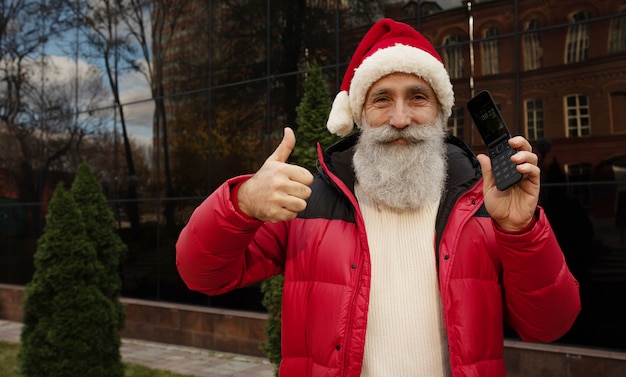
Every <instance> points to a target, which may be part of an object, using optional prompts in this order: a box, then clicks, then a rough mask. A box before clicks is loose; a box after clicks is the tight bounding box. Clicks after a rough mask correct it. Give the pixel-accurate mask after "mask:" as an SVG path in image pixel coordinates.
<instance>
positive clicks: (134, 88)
mask: <svg viewBox="0 0 626 377" xmlns="http://www.w3.org/2000/svg"><path fill="white" fill-rule="evenodd" d="M390 1H397V0H390ZM436 2H437V3H438V4H439V5H440V6H441V7H442V8H443V9H450V8H455V7H460V6H463V3H464V2H463V1H462V0H437V1H436ZM68 38H75V37H74V35H71V36H68ZM69 40H71V39H69ZM46 54H47V56H48V57H49V58H50V59H51V61H52V62H53V63H54V65H55V66H56V67H57V69H58V71H57V72H55V73H54V75H49V76H53V78H52V80H55V81H56V82H62V81H66V82H68V83H70V82H73V81H74V80H75V75H76V73H77V72H78V74H79V75H80V77H81V80H83V79H84V80H86V79H87V77H88V76H89V75H91V74H93V73H94V72H99V73H100V74H102V75H103V79H104V85H105V87H106V88H107V89H109V88H108V84H107V81H106V77H105V76H104V72H103V71H102V70H101V69H100V68H99V67H98V66H97V65H96V64H94V63H89V62H87V61H85V60H78V63H77V62H76V61H75V59H73V58H68V57H67V54H66V53H64V52H63V51H62V49H61V48H59V47H58V46H55V45H54V44H49V45H47V47H46ZM77 64H78V67H79V69H78V71H77V70H76V66H77ZM120 85H121V101H122V103H123V104H127V105H126V106H125V107H124V114H125V119H126V121H127V125H128V132H129V134H130V136H131V137H133V138H135V139H136V140H137V141H138V142H139V143H140V144H145V145H146V146H149V145H151V143H152V140H151V139H152V117H153V112H154V103H153V102H152V101H150V98H151V93H150V88H149V84H148V82H147V81H146V78H145V77H144V76H143V75H142V74H141V73H139V72H126V73H124V75H123V76H122V77H121V78H120ZM109 92H110V90H109ZM107 102H108V105H109V106H110V105H112V104H113V97H112V96H111V95H110V96H109V98H108V99H106V100H105V103H107Z"/></svg>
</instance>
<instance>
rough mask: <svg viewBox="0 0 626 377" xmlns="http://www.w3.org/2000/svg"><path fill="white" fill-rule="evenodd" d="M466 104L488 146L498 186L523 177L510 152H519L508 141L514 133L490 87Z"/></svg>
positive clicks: (504, 186)
mask: <svg viewBox="0 0 626 377" xmlns="http://www.w3.org/2000/svg"><path fill="white" fill-rule="evenodd" d="M467 108H468V110H469V112H470V114H471V115H472V119H474V123H475V124H476V127H478V131H479V132H480V136H481V137H482V139H483V142H484V143H485V145H486V146H487V152H488V154H489V158H490V159H491V168H492V170H493V178H494V179H495V181H496V187H497V188H498V190H500V191H504V190H506V189H508V188H509V187H511V186H513V185H515V184H516V183H518V182H519V181H520V180H521V179H522V174H521V173H520V172H518V171H517V168H516V167H517V165H516V164H515V163H514V162H513V161H511V156H513V155H514V154H515V153H517V151H516V150H515V149H513V148H511V146H510V145H509V139H510V138H511V133H510V132H509V129H508V128H507V126H506V124H505V123H504V119H502V114H500V110H498V107H497V106H496V103H495V102H494V101H493V98H492V97H491V94H490V93H489V91H486V90H483V91H481V92H480V93H478V94H477V95H476V96H474V97H473V98H472V99H470V100H469V101H468V102H467Z"/></svg>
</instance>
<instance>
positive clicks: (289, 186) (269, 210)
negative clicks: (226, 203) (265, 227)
mask: <svg viewBox="0 0 626 377" xmlns="http://www.w3.org/2000/svg"><path fill="white" fill-rule="evenodd" d="M295 145H296V136H295V134H294V133H293V130H292V129H291V128H289V127H287V128H285V133H284V135H283V140H282V141H281V143H280V144H279V145H278V147H277V148H276V150H275V151H274V153H272V155H271V156H269V157H268V158H267V160H265V163H264V164H263V166H261V168H260V169H259V171H257V172H256V174H254V175H253V176H252V177H251V178H250V179H249V180H247V181H246V182H244V183H243V184H242V185H241V187H240V188H239V192H238V195H237V201H238V204H239V208H240V209H241V210H242V211H243V212H244V213H245V214H246V215H248V216H250V217H253V218H255V219H258V220H261V221H269V222H277V221H284V220H291V219H293V218H295V217H296V215H297V214H298V212H300V211H302V210H304V209H305V208H306V199H308V197H309V196H310V195H311V189H310V188H309V185H310V184H311V183H313V175H312V174H311V172H309V171H308V170H307V169H305V168H303V167H301V166H297V165H291V164H288V163H287V159H288V158H289V155H291V152H292V151H293V148H294V146H295Z"/></svg>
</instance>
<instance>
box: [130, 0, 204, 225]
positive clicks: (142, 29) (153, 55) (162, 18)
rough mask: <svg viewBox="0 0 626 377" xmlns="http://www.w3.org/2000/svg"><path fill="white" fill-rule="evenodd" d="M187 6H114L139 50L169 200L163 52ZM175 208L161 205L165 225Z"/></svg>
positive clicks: (180, 0)
mask: <svg viewBox="0 0 626 377" xmlns="http://www.w3.org/2000/svg"><path fill="white" fill-rule="evenodd" d="M190 3H192V1H190V0H161V1H156V2H155V1H145V0H122V1H119V2H118V6H119V7H120V15H122V18H123V20H124V23H125V25H126V27H127V29H128V32H129V34H130V36H132V38H133V39H134V40H135V42H136V43H137V44H138V46H139V48H140V51H141V57H142V58H143V61H142V64H140V67H141V68H142V70H141V71H142V73H143V74H144V76H145V78H146V81H147V82H148V83H149V84H150V89H151V92H152V98H153V99H154V105H155V111H154V130H155V135H154V139H155V140H156V143H157V150H156V154H157V155H156V156H155V157H156V158H155V161H156V164H157V175H159V172H160V171H161V166H160V163H161V158H162V159H163V172H164V176H165V197H166V198H170V199H171V198H172V197H173V196H174V187H173V184H172V173H171V166H170V153H169V145H170V143H169V137H168V135H169V133H168V127H167V113H166V105H165V103H166V98H165V90H164V87H163V70H164V61H165V59H164V57H165V50H166V49H167V48H169V47H170V46H171V40H172V38H173V37H174V36H175V35H176V33H175V31H176V30H177V29H179V28H180V25H181V18H182V17H183V16H184V15H185V13H186V12H187V13H188V10H187V6H188V5H189V4H190ZM151 41H152V42H151ZM155 63H156V64H155ZM161 153H162V156H161ZM159 197H160V195H159ZM175 204H176V203H175V201H173V200H167V201H166V202H165V209H164V213H163V214H164V215H165V221H166V223H167V224H168V225H173V224H174V223H175V219H174V212H175Z"/></svg>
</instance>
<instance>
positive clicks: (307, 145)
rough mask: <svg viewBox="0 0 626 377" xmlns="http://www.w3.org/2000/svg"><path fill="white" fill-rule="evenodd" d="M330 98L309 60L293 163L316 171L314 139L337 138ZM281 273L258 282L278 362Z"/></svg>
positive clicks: (266, 345)
mask: <svg viewBox="0 0 626 377" xmlns="http://www.w3.org/2000/svg"><path fill="white" fill-rule="evenodd" d="M330 106H331V99H330V93H329V91H328V85H327V84H326V81H325V80H324V76H323V74H322V70H321V68H320V67H319V65H318V64H317V62H315V61H313V62H312V63H311V68H310V69H309V72H308V75H307V79H306V81H305V83H304V94H303V96H302V100H301V101H300V104H299V105H298V107H297V108H296V112H297V114H298V116H297V119H296V123H297V125H298V128H297V130H296V146H295V147H294V149H293V153H292V157H293V158H294V160H295V163H297V164H298V165H300V166H302V167H304V168H307V169H309V170H310V171H311V172H315V171H316V161H317V148H316V146H317V143H318V142H319V143H320V145H321V146H322V148H327V147H329V146H331V145H332V144H333V143H334V142H336V141H338V140H339V139H340V138H339V137H337V136H335V135H333V134H331V133H330V132H328V130H327V129H326V120H327V119H328V113H329V112H330ZM283 284H284V276H283V275H282V274H281V275H277V276H273V277H271V278H269V279H266V280H264V281H263V282H262V283H261V292H262V293H263V301H262V304H263V306H264V307H265V308H266V309H267V324H266V325H265V337H266V338H265V341H264V342H263V343H261V350H262V351H263V352H264V353H265V355H266V356H267V359H268V360H269V361H270V362H271V363H272V364H274V365H275V366H276V368H277V369H276V375H278V366H279V365H280V361H281V359H282V355H281V312H282V296H283Z"/></svg>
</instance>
